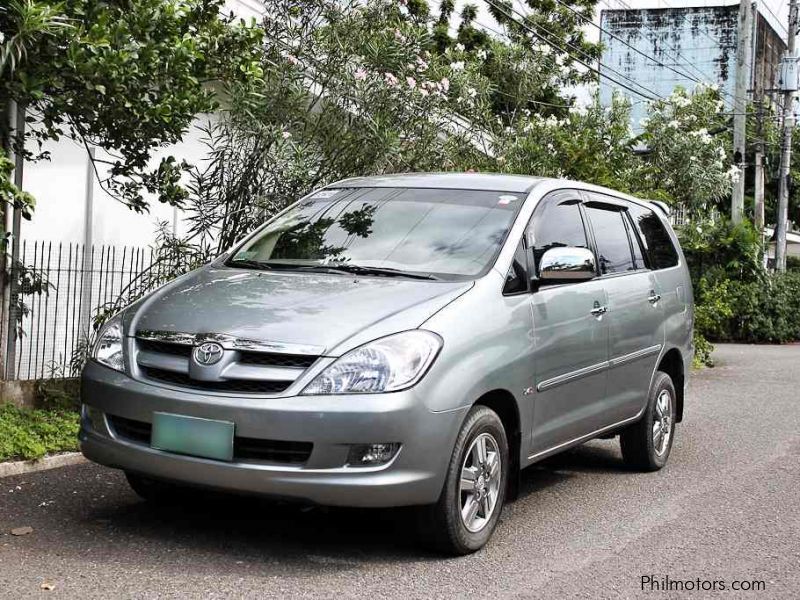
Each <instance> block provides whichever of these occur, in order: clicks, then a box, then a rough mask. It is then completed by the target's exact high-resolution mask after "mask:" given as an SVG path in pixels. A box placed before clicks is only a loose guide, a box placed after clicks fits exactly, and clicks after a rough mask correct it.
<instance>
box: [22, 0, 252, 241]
mask: <svg viewBox="0 0 800 600" xmlns="http://www.w3.org/2000/svg"><path fill="white" fill-rule="evenodd" d="M260 6H261V3H260V2H259V1H258V0H228V1H227V2H226V9H228V10H233V11H234V12H235V13H236V14H237V15H240V16H242V17H244V18H248V19H249V18H251V17H255V18H258V17H259V15H260ZM207 119H208V117H203V118H202V119H200V121H207ZM199 138H200V132H199V131H198V130H197V129H196V128H194V127H193V128H192V129H190V130H189V131H188V132H187V134H186V136H185V138H184V141H183V142H182V143H180V144H178V145H176V146H173V147H168V148H164V149H163V150H162V151H160V152H158V153H157V155H156V156H155V157H154V160H153V162H152V164H153V166H154V167H155V166H156V165H157V164H158V162H159V160H160V158H161V157H162V156H167V155H170V154H172V155H173V156H175V157H176V158H178V159H186V160H187V161H189V162H190V163H195V164H196V163H198V162H199V161H201V160H202V159H203V157H204V156H205V148H204V147H203V146H202V144H201V143H200V142H199ZM43 149H44V150H47V151H49V152H50V153H51V160H49V161H40V162H38V163H28V164H26V166H25V176H24V183H23V187H24V189H26V190H27V191H29V192H31V193H32V194H33V195H34V197H35V198H36V210H35V212H34V215H33V219H32V220H31V221H24V222H23V224H22V239H24V240H28V241H34V240H43V241H52V242H82V241H83V236H84V210H85V198H86V168H87V153H86V150H85V149H84V148H83V146H81V145H78V144H76V143H75V142H72V141H70V140H66V139H64V140H61V141H59V142H50V143H48V144H46V145H45V147H44V148H43ZM98 157H99V158H103V154H102V152H98ZM175 217H176V211H175V210H174V209H173V208H172V207H170V206H165V205H162V204H159V203H158V202H155V201H153V202H151V204H150V211H149V213H144V214H137V213H135V212H134V211H132V210H130V209H129V208H127V207H126V206H124V205H122V204H120V203H119V202H118V201H116V200H114V199H113V198H112V197H111V196H109V195H108V194H107V193H105V192H104V191H103V189H102V188H101V187H100V185H99V184H98V182H97V180H96V178H95V179H94V219H93V229H94V236H93V237H94V243H95V244H97V245H99V244H115V245H120V246H123V245H127V246H148V245H151V244H152V243H153V242H154V241H155V231H156V226H157V223H158V222H159V221H169V222H170V223H172V222H174V221H175ZM184 229H185V227H184V226H182V224H181V222H180V217H179V215H178V219H177V230H178V232H179V233H180V232H182V231H183V230H184Z"/></svg>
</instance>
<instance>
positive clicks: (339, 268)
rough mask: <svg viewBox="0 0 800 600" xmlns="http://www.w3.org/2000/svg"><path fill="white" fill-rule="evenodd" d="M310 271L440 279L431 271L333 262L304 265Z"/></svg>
mask: <svg viewBox="0 0 800 600" xmlns="http://www.w3.org/2000/svg"><path fill="white" fill-rule="evenodd" d="M304 269H307V270H309V271H328V272H341V273H352V274H354V275H382V276H384V277H406V278H408V279H427V280H432V281H433V280H438V279H439V278H438V277H436V276H435V275H431V274H429V273H411V272H409V271H401V270H400V269H389V268H386V267H365V266H362V265H348V264H333V265H313V266H307V267H304Z"/></svg>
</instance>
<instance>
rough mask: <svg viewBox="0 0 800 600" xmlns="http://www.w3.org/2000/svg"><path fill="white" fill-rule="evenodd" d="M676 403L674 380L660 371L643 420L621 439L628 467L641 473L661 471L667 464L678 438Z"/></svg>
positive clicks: (624, 433) (631, 427)
mask: <svg viewBox="0 0 800 600" xmlns="http://www.w3.org/2000/svg"><path fill="white" fill-rule="evenodd" d="M676 400H677V395H676V394H675V385H674V384H673V383H672V378H671V377H670V376H669V375H667V374H666V373H664V372H662V371H658V372H657V373H656V376H655V378H654V379H653V385H652V387H651V389H650V394H649V396H648V402H647V408H646V409H645V411H644V414H643V415H642V418H641V419H639V421H637V422H636V423H634V424H633V425H631V426H630V427H628V428H627V429H625V430H624V431H623V432H622V433H621V435H620V437H619V441H620V446H621V448H622V458H623V459H624V460H625V463H626V464H627V465H628V466H630V467H632V468H634V469H637V470H639V471H658V470H659V469H661V468H662V467H663V466H664V465H665V464H667V459H668V458H669V453H670V450H671V449H672V441H673V439H674V437H675V407H676Z"/></svg>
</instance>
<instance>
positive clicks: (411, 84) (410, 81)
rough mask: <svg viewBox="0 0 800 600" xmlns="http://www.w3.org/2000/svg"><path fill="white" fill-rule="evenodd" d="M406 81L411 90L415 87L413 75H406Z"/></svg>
mask: <svg viewBox="0 0 800 600" xmlns="http://www.w3.org/2000/svg"><path fill="white" fill-rule="evenodd" d="M406 83H407V84H408V87H410V88H411V89H412V90H413V89H414V88H415V87H417V80H416V79H414V78H413V77H406Z"/></svg>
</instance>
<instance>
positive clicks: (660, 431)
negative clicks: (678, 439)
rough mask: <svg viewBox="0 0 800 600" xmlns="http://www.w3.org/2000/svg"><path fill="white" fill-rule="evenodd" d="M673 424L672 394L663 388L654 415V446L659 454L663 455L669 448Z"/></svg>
mask: <svg viewBox="0 0 800 600" xmlns="http://www.w3.org/2000/svg"><path fill="white" fill-rule="evenodd" d="M672 425H673V423H672V395H671V394H670V393H669V391H668V390H661V393H660V394H659V395H658V398H657V399H656V406H655V412H654V415H653V448H654V449H655V452H656V454H657V455H658V456H662V455H663V454H664V453H665V452H666V451H667V448H669V440H670V437H672Z"/></svg>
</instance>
